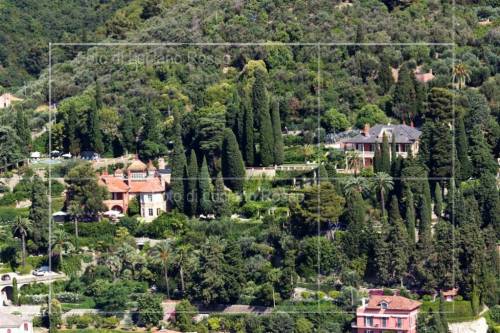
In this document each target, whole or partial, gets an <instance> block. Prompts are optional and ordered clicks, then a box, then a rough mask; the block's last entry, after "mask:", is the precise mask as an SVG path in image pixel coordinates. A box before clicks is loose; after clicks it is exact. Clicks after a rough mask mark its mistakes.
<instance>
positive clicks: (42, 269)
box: [33, 266, 50, 276]
mask: <svg viewBox="0 0 500 333" xmlns="http://www.w3.org/2000/svg"><path fill="white" fill-rule="evenodd" d="M49 273H50V269H49V266H42V267H40V268H38V269H36V270H34V271H33V275H34V276H45V275H48V274H49Z"/></svg>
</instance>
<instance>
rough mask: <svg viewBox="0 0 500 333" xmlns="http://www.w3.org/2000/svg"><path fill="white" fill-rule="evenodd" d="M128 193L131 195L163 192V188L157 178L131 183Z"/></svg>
mask: <svg viewBox="0 0 500 333" xmlns="http://www.w3.org/2000/svg"><path fill="white" fill-rule="evenodd" d="M130 192H132V193H151V192H165V187H164V186H163V185H162V184H161V181H160V180H159V179H157V178H153V179H147V180H140V181H131V182H130Z"/></svg>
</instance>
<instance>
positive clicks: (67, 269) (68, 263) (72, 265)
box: [60, 256, 82, 276]
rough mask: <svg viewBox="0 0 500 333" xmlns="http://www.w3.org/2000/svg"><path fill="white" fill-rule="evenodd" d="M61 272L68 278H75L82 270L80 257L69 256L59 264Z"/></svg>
mask: <svg viewBox="0 0 500 333" xmlns="http://www.w3.org/2000/svg"><path fill="white" fill-rule="evenodd" d="M60 268H61V270H62V271H63V272H64V273H65V274H66V275H69V276H76V275H77V274H78V273H79V272H80V270H81V268H82V260H81V258H80V256H69V257H67V258H65V260H64V261H63V262H62V264H61V267H60Z"/></svg>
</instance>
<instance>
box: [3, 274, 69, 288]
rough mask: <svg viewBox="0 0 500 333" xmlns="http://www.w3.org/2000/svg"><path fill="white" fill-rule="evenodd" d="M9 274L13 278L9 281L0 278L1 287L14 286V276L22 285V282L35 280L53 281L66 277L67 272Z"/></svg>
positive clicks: (27, 282)
mask: <svg viewBox="0 0 500 333" xmlns="http://www.w3.org/2000/svg"><path fill="white" fill-rule="evenodd" d="M2 275H5V274H2ZM9 276H10V277H11V278H10V280H8V281H2V280H0V287H3V286H12V279H13V278H16V279H17V284H18V285H21V284H23V285H24V284H29V283H33V282H38V283H50V282H52V281H57V280H64V279H66V274H64V273H51V274H50V275H46V276H34V275H19V274H16V273H9Z"/></svg>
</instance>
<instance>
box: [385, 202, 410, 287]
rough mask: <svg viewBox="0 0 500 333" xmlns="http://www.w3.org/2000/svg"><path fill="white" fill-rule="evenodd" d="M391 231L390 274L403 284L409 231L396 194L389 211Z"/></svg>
mask: <svg viewBox="0 0 500 333" xmlns="http://www.w3.org/2000/svg"><path fill="white" fill-rule="evenodd" d="M389 221H390V232H389V234H388V237H387V243H388V244H389V251H390V253H391V264H390V275H391V276H392V279H393V281H392V282H393V283H394V282H399V283H400V284H401V285H402V280H403V276H404V274H405V273H406V272H407V271H408V261H409V256H408V250H409V247H408V233H407V230H406V228H405V227H404V225H403V220H402V219H401V214H400V213H399V202H398V199H397V198H396V196H395V195H393V196H392V200H391V207H390V213H389Z"/></svg>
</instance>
